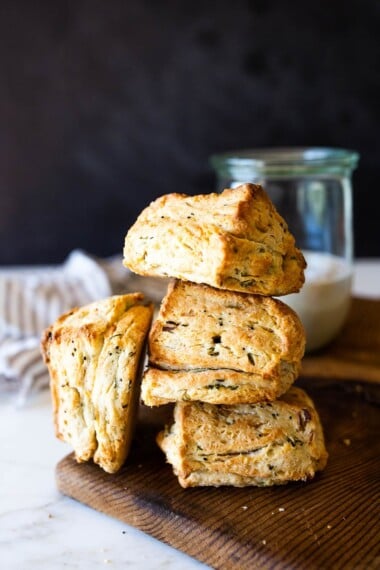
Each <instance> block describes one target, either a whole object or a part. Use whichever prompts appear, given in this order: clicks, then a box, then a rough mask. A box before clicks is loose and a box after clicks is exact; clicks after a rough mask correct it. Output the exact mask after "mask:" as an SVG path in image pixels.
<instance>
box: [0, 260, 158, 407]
mask: <svg viewBox="0 0 380 570" xmlns="http://www.w3.org/2000/svg"><path fill="white" fill-rule="evenodd" d="M164 290H165V283H162V282H158V280H156V279H142V278H140V277H138V276H136V275H133V274H132V273H131V272H130V271H128V270H127V269H126V268H124V267H123V265H122V260H121V257H120V256H117V257H114V258H111V259H106V260H99V259H95V258H93V257H91V256H89V255H87V254H86V253H84V252H82V251H79V250H75V251H73V252H72V253H71V254H70V255H69V257H68V259H67V260H66V261H65V263H64V264H63V265H61V266H58V267H54V268H33V267H31V268H27V269H22V268H21V269H9V270H0V394H1V392H5V391H15V392H16V393H17V398H18V403H19V404H20V405H22V404H23V403H24V402H25V400H26V397H27V396H28V394H30V393H31V392H32V391H33V390H38V389H41V388H46V387H47V386H48V384H49V378H48V373H47V369H46V366H45V364H44V362H43V360H42V357H41V353H40V339H41V334H42V331H43V330H44V329H45V328H46V327H48V326H49V325H50V324H52V323H53V322H54V321H55V320H56V319H57V317H59V316H60V315H61V314H62V313H64V312H65V311H68V310H70V309H71V308H73V307H77V306H80V305H85V304H87V303H91V302H92V301H96V300H99V299H102V298H104V297H108V296H109V295H112V294H120V293H125V292H132V291H142V292H144V293H145V294H146V295H147V296H148V297H150V298H151V299H152V300H153V301H155V302H159V301H160V299H161V298H162V296H163V294H164Z"/></svg>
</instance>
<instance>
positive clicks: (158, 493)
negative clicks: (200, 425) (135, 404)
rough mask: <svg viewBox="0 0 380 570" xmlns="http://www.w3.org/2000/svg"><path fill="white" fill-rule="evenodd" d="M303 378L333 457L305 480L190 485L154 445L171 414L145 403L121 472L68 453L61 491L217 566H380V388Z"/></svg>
mask: <svg viewBox="0 0 380 570" xmlns="http://www.w3.org/2000/svg"><path fill="white" fill-rule="evenodd" d="M298 384H299V385H303V387H305V388H306V389H307V390H308V392H309V394H310V395H311V396H312V397H313V398H314V400H315V403H316V405H317V408H318V410H319V412H320V415H321V420H322V423H323V425H324V428H325V435H326V442H327V448H328V451H329V454H330V458H329V462H328V465H327V468H326V470H325V471H324V472H323V473H322V474H320V475H318V476H317V477H316V478H315V479H314V480H313V481H311V482H309V483H294V484H289V485H287V486H283V487H271V488H245V489H235V488H228V487H224V488H198V489H186V490H184V489H182V488H181V487H180V486H179V485H178V483H177V480H176V478H175V477H174V476H173V474H172V470H171V467H170V466H169V465H167V464H166V463H165V459H164V456H163V454H162V453H161V451H160V450H159V449H158V448H157V446H156V444H155V434H156V433H157V431H158V430H159V429H160V427H161V425H162V423H163V422H164V421H165V418H164V417H163V412H164V413H168V410H167V409H165V410H163V409H162V408H161V409H158V410H148V409H146V408H141V414H140V419H139V422H138V425H137V431H136V437H135V440H134V444H133V449H132V453H131V455H130V457H129V459H128V462H127V464H126V466H125V467H124V468H123V469H122V471H121V472H119V473H118V474H116V475H108V474H106V473H104V472H103V471H102V470H101V469H100V468H98V467H97V466H96V465H94V464H81V465H78V464H77V463H76V462H75V461H74V459H73V456H72V455H69V456H67V457H66V458H64V459H63V460H62V461H61V462H60V463H59V464H58V466H57V471H56V475H57V483H58V487H59V489H60V490H61V492H62V493H64V494H66V495H69V496H70V497H73V498H75V499H77V500H78V501H81V502H83V503H85V504H86V505H89V506H91V507H93V508H94V509H96V510H99V511H102V512H104V513H107V514H109V515H111V516H113V517H116V518H118V519H120V520H121V521H124V522H125V523H128V524H130V525H132V526H135V527H137V528H139V529H141V530H143V531H144V532H146V533H148V534H150V535H152V536H154V537H155V538H157V539H159V540H161V541H163V542H165V543H167V544H170V545H171V546H173V547H175V548H178V549H179V550H182V551H183V552H186V553H187V554H189V555H191V556H193V557H195V558H197V559H198V560H200V561H202V562H205V563H206V564H209V565H210V566H212V567H213V568H216V569H223V570H229V569H234V570H245V569H247V570H248V569H250V570H251V569H253V568H259V569H269V568H270V569H278V570H280V569H281V570H284V569H292V570H298V569H299V570H313V569H327V570H329V569H334V570H336V569H344V570H348V569H354V568H355V569H363V570H364V569H365V570H371V569H373V570H375V568H376V569H377V568H380V413H379V412H380V409H379V405H378V404H379V386H378V385H373V384H371V385H369V384H367V385H365V384H360V385H359V384H354V383H336V384H329V383H323V382H322V383H321V382H320V381H318V380H314V381H313V380H312V379H308V380H303V381H302V380H301V381H299V382H298Z"/></svg>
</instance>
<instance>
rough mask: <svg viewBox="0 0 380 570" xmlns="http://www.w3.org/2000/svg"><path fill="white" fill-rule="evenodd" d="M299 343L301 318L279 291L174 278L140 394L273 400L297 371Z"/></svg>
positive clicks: (148, 398) (163, 398) (148, 400)
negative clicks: (263, 292) (267, 293)
mask: <svg viewBox="0 0 380 570" xmlns="http://www.w3.org/2000/svg"><path fill="white" fill-rule="evenodd" d="M304 349H305V333H304V329H303V327H302V324H301V321H300V319H299V318H298V316H297V315H296V313H295V312H294V311H293V310H292V309H290V308H289V307H288V306H287V305H285V304H284V303H282V302H281V301H279V300H278V299H272V298H270V297H263V296H260V295H246V294H243V293H238V292H233V291H221V290H219V289H215V288H212V287H209V286H207V285H199V284H195V283H189V282H185V281H175V282H173V283H171V284H170V285H169V287H168V293H167V295H166V297H165V298H164V300H163V302H162V304H161V307H160V311H159V314H158V316H157V319H156V321H155V323H154V324H153V326H152V329H151V332H150V335H149V367H148V369H147V371H146V372H145V374H144V377H143V381H142V399H143V401H144V403H145V404H147V405H149V406H156V405H160V404H164V403H167V402H174V401H178V400H201V401H204V402H209V403H212V404H222V403H223V404H237V403H253V402H257V401H261V400H273V399H276V398H277V397H278V396H279V395H281V394H283V393H284V392H285V391H286V390H287V389H288V388H289V387H290V386H291V384H292V383H293V382H294V381H295V379H296V378H297V376H298V374H299V370H300V362H301V359H302V356H303V354H304Z"/></svg>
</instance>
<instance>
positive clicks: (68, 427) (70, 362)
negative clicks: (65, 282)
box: [41, 293, 153, 473]
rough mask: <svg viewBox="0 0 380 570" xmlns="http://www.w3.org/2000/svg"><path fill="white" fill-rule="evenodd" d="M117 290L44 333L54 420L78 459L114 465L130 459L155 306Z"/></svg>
mask: <svg viewBox="0 0 380 570" xmlns="http://www.w3.org/2000/svg"><path fill="white" fill-rule="evenodd" d="M143 299H144V297H143V295H142V294H141V293H132V294H129V295H117V296H113V297H109V298H107V299H104V300H102V301H98V302H95V303H92V304H90V305H87V306H85V307H81V308H76V309H72V310H71V311H69V312H67V313H66V314H64V315H62V316H61V317H60V318H59V319H58V320H57V321H56V322H55V323H54V324H53V325H52V326H51V327H49V328H48V329H47V330H46V331H45V332H44V334H43V337H42V342H41V349H42V353H43V356H44V359H45V362H46V364H47V366H48V369H49V373H50V386H51V393H52V400H53V411H54V424H55V431H56V435H57V437H58V438H59V439H62V440H63V441H66V442H67V443H69V444H70V445H71V446H72V447H73V449H74V451H75V456H76V459H77V461H78V462H83V461H88V460H90V459H91V458H92V459H93V460H94V462H95V463H97V464H99V465H100V466H101V467H102V468H103V469H104V470H105V471H107V472H109V473H114V472H116V471H117V470H118V469H119V468H120V467H121V466H122V464H123V463H124V461H125V459H126V457H127V454H128V451H129V446H130V441H131V437H132V432H133V427H134V419H135V413H136V404H137V402H138V398H139V392H140V386H139V378H138V370H139V366H140V360H141V357H142V353H143V347H144V341H145V338H146V335H147V333H148V330H149V327H150V323H151V319H152V314H153V307H152V306H151V305H145V304H144V302H143Z"/></svg>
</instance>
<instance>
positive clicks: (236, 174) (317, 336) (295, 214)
mask: <svg viewBox="0 0 380 570" xmlns="http://www.w3.org/2000/svg"><path fill="white" fill-rule="evenodd" d="M358 159H359V155H358V154H357V153H356V152H353V151H350V150H343V149H333V148H268V149H252V150H242V151H237V152H229V153H224V154H219V155H214V156H212V157H211V164H212V166H213V168H214V170H215V172H216V175H217V189H218V191H221V190H223V189H224V188H234V187H236V186H238V185H239V184H241V183H244V182H254V183H256V184H261V185H262V186H263V187H264V188H265V190H266V192H267V193H268V195H269V196H270V198H271V200H272V202H273V203H274V205H275V206H276V209H277V210H278V212H279V213H280V214H281V215H282V217H283V218H284V219H285V220H286V222H287V224H288V226H289V229H290V231H291V232H292V234H293V235H294V236H295V239H296V244H297V246H298V247H299V248H300V249H302V251H303V253H304V256H305V258H306V261H307V264H308V268H307V270H306V282H305V285H304V287H303V288H302V290H301V293H297V294H293V295H287V296H286V297H283V298H282V300H283V301H285V302H286V303H288V304H289V305H291V306H292V307H293V308H294V309H295V310H296V311H297V312H298V313H299V315H300V317H301V320H302V321H303V324H304V326H305V329H306V338H307V350H308V351H311V350H316V349H318V348H321V347H322V346H324V345H325V344H327V343H328V342H330V341H331V340H332V339H333V338H334V337H335V336H336V334H337V333H338V332H339V331H340V329H341V327H342V325H343V323H344V321H345V318H346V316H347V313H348V310H349V306H350V296H351V280H352V262H353V228H352V184H351V177H352V172H353V170H354V168H355V167H356V166H357V163H358Z"/></svg>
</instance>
